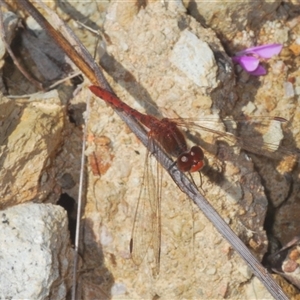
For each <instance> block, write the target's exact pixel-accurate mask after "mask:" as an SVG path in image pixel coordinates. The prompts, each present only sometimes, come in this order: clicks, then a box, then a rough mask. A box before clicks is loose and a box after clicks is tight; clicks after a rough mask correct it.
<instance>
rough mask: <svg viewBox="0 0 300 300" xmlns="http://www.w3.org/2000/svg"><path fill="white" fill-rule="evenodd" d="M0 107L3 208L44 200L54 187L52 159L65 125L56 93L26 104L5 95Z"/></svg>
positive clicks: (1, 201) (60, 140)
mask: <svg viewBox="0 0 300 300" xmlns="http://www.w3.org/2000/svg"><path fill="white" fill-rule="evenodd" d="M0 107H1V123H2V126H1V128H0V145H1V148H0V155H1V156H0V165H1V170H0V180H1V190H0V197H1V199H0V207H6V206H10V205H13V204H17V203H24V202H27V201H29V200H32V199H34V198H35V200H38V199H45V197H46V196H47V195H48V194H49V193H51V192H52V190H53V187H54V185H55V181H54V176H53V175H54V174H53V169H52V160H53V158H54V156H55V155H56V152H57V151H58V149H59V146H60V144H61V143H62V130H63V126H64V109H63V106H62V105H61V103H60V100H59V99H58V95H57V92H56V91H52V92H49V93H48V94H45V95H44V96H43V97H41V96H40V97H38V98H37V101H33V100H32V102H30V103H29V104H28V103H27V104H25V105H24V104H22V103H21V104H20V103H19V104H17V103H16V102H15V101H14V100H8V99H5V98H4V97H3V96H2V97H1V98H0Z"/></svg>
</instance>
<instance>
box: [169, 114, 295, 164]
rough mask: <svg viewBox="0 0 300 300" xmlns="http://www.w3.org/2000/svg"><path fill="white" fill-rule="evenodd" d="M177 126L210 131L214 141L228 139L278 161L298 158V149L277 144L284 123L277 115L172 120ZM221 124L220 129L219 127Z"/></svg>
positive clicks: (280, 139) (232, 142) (243, 147)
mask: <svg viewBox="0 0 300 300" xmlns="http://www.w3.org/2000/svg"><path fill="white" fill-rule="evenodd" d="M172 120H173V121H174V122H176V123H177V124H178V126H180V127H184V128H187V129H189V130H191V129H192V130H195V131H199V132H200V133H201V131H202V132H209V133H212V134H213V135H214V136H215V138H216V140H218V139H221V140H224V141H228V142H229V143H230V144H234V145H236V146H238V147H240V148H242V149H244V150H247V151H249V152H252V153H255V154H259V155H263V156H267V157H271V158H272V159H276V160H281V159H283V158H285V157H288V156H293V157H294V159H295V160H297V161H300V152H299V151H298V150H297V149H296V148H294V149H293V148H292V147H291V148H289V147H284V146H281V142H282V140H283V138H284V136H283V132H282V124H283V123H285V122H286V120H285V119H283V118H280V117H251V118H250V117H249V118H243V119H239V120H234V121H233V120H230V119H225V120H223V121H220V119H219V118H218V117H214V116H212V117H209V118H206V117H203V118H202V119H201V120H198V119H172ZM222 126H223V127H224V129H223V130H222V128H221V127H222Z"/></svg>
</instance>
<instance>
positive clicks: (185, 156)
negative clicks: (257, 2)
mask: <svg viewBox="0 0 300 300" xmlns="http://www.w3.org/2000/svg"><path fill="white" fill-rule="evenodd" d="M177 166H178V168H179V169H180V170H181V171H183V172H196V171H200V170H201V169H202V168H203V166H204V153H203V151H202V149H201V148H200V147H198V146H193V147H192V148H191V149H190V151H187V152H184V153H182V154H181V155H179V157H178V159H177Z"/></svg>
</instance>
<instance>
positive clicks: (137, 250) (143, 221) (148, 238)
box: [90, 86, 293, 275]
mask: <svg viewBox="0 0 300 300" xmlns="http://www.w3.org/2000/svg"><path fill="white" fill-rule="evenodd" d="M90 90H91V91H92V92H93V93H94V94H95V95H96V96H98V97H99V98H101V99H103V100H104V101H105V102H107V103H109V104H110V105H112V106H113V107H114V108H116V109H118V110H120V111H123V112H125V113H127V114H128V115H131V116H133V117H134V118H135V119H137V120H138V121H139V122H140V123H141V124H143V125H144V126H145V127H147V128H148V129H149V132H148V136H149V142H151V141H153V140H155V141H156V142H158V143H159V144H160V145H161V146H162V148H163V149H164V150H165V151H166V152H167V153H168V154H169V155H171V156H173V157H175V158H176V163H177V166H178V168H179V169H180V170H181V171H183V172H196V171H200V170H201V169H202V167H203V166H204V153H203V150H202V149H201V148H200V147H199V146H193V147H191V149H190V150H189V149H188V146H187V142H186V139H185V137H184V134H183V132H182V131H181V130H180V129H179V128H178V126H183V127H188V126H190V125H191V126H192V127H193V126H194V127H197V128H198V129H201V130H203V131H207V132H212V133H214V134H216V135H218V136H221V137H222V138H225V139H228V140H230V141H232V140H235V141H237V143H238V144H239V146H240V147H241V148H243V149H245V150H248V151H250V152H254V153H257V154H263V155H267V156H268V153H269V154H270V155H271V156H272V157H273V156H274V155H273V154H276V150H277V149H278V146H279V144H276V143H275V142H265V141H260V142H259V143H258V141H256V142H253V139H249V133H248V137H246V138H243V139H242V138H239V137H235V136H234V135H233V134H231V133H228V132H222V131H218V130H216V129H214V128H209V127H206V126H203V125H199V123H198V124H197V123H195V122H191V121H189V122H184V121H183V120H182V119H179V120H175V119H168V118H163V119H161V120H159V119H157V118H155V117H154V116H151V115H145V114H142V113H140V112H138V111H137V110H135V109H133V108H131V107H130V106H128V105H127V104H125V103H124V102H122V100H120V99H119V98H118V97H117V96H115V95H113V94H111V93H110V92H108V91H107V90H104V89H102V88H101V87H98V86H90ZM244 121H245V120H244ZM270 121H273V122H275V123H276V124H277V125H280V124H281V123H283V122H285V121H286V120H285V119H283V118H280V117H265V118H259V120H258V122H259V125H260V127H263V126H265V127H269V125H270ZM246 122H249V123H251V122H257V120H256V121H255V120H254V119H251V120H246ZM282 153H284V154H293V153H292V152H291V151H288V150H285V151H282V150H281V152H279V153H277V155H279V156H281V155H282ZM160 172H161V171H160V168H157V174H156V175H157V176H156V178H153V175H152V171H151V170H150V166H149V165H148V164H147V163H146V165H145V171H144V178H143V180H144V185H143V188H142V189H141V191H140V195H139V200H138V204H137V208H136V213H135V217H134V225H133V230H132V238H131V241H130V252H131V256H132V259H133V262H134V263H135V264H136V265H140V264H141V263H142V261H143V260H144V258H145V256H146V253H147V251H148V248H149V246H150V245H151V247H152V248H153V251H154V256H155V269H154V272H153V274H154V275H157V274H158V273H159V260H160V237H161V220H160V216H161V213H160V201H161V185H159V180H161V178H162V176H161V173H160Z"/></svg>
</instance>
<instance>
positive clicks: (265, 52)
mask: <svg viewBox="0 0 300 300" xmlns="http://www.w3.org/2000/svg"><path fill="white" fill-rule="evenodd" d="M282 47H283V46H282V44H269V45H263V46H257V47H252V48H248V49H246V50H244V51H241V52H239V53H238V54H237V55H244V54H257V55H259V56H260V57H262V58H271V57H272V56H274V55H277V54H279V53H280V51H281V49H282Z"/></svg>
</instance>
